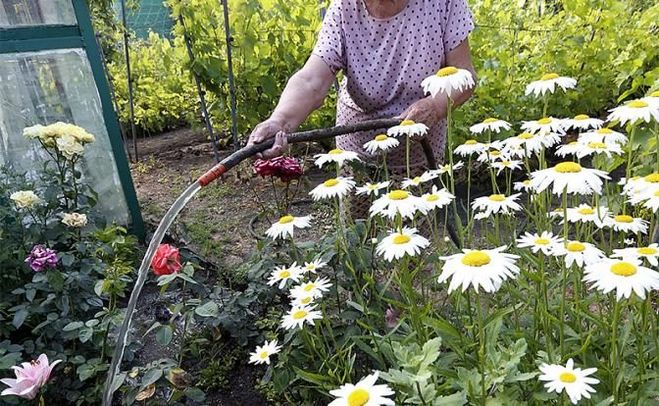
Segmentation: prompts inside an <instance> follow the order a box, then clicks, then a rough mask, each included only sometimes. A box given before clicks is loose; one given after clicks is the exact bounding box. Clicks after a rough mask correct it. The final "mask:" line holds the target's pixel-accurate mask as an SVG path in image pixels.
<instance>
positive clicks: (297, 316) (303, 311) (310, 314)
mask: <svg viewBox="0 0 659 406" xmlns="http://www.w3.org/2000/svg"><path fill="white" fill-rule="evenodd" d="M322 318H323V315H322V314H321V313H320V312H319V311H317V310H314V307H313V306H293V307H291V309H290V310H289V311H288V313H287V314H285V315H284V317H283V318H282V321H281V326H282V327H283V328H285V329H286V330H291V329H294V328H302V327H303V325H304V322H305V321H306V322H307V323H309V324H311V325H312V326H313V325H314V320H316V319H322Z"/></svg>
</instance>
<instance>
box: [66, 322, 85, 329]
mask: <svg viewBox="0 0 659 406" xmlns="http://www.w3.org/2000/svg"><path fill="white" fill-rule="evenodd" d="M84 325H85V323H83V322H81V321H72V322H71V323H69V324H67V325H66V326H64V328H62V330H64V331H73V330H77V329H79V328H80V327H83V326H84Z"/></svg>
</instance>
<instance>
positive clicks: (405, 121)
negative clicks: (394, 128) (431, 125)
mask: <svg viewBox="0 0 659 406" xmlns="http://www.w3.org/2000/svg"><path fill="white" fill-rule="evenodd" d="M400 125H414V121H412V120H403V122H402V123H400Z"/></svg>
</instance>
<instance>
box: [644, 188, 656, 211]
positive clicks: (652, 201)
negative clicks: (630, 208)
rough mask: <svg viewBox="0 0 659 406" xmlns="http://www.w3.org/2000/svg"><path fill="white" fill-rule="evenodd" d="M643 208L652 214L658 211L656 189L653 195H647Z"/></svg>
mask: <svg viewBox="0 0 659 406" xmlns="http://www.w3.org/2000/svg"><path fill="white" fill-rule="evenodd" d="M643 206H645V207H647V208H648V209H650V210H652V212H653V213H656V212H658V211H659V189H657V190H656V191H655V192H654V193H653V194H651V195H649V197H648V198H647V199H645V203H643Z"/></svg>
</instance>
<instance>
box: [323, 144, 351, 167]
mask: <svg viewBox="0 0 659 406" xmlns="http://www.w3.org/2000/svg"><path fill="white" fill-rule="evenodd" d="M314 158H316V161H315V164H316V166H318V167H319V168H322V167H323V165H325V164H326V163H329V162H335V163H336V164H337V165H339V167H341V166H343V163H344V162H350V161H360V159H359V155H357V153H356V152H354V151H344V150H342V149H340V148H336V149H333V150H331V151H330V152H328V153H326V154H317V155H315V156H314Z"/></svg>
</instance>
